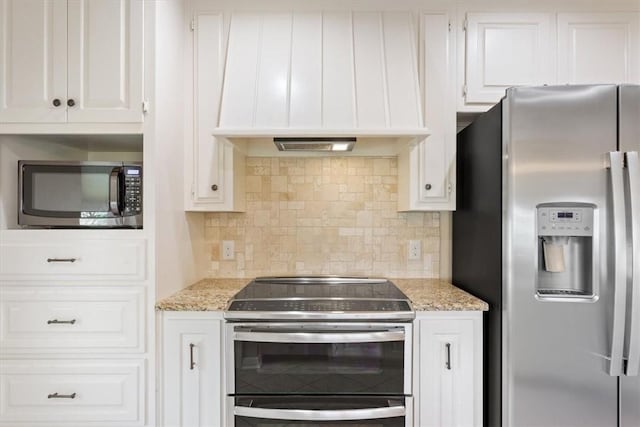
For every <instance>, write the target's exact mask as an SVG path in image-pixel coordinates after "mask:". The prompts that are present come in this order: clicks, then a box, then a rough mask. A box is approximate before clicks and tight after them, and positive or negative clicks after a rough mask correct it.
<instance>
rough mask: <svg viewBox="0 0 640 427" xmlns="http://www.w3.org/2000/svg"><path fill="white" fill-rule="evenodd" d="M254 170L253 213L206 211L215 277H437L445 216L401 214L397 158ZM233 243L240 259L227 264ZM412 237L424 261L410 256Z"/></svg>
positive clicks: (316, 161) (277, 163)
mask: <svg viewBox="0 0 640 427" xmlns="http://www.w3.org/2000/svg"><path fill="white" fill-rule="evenodd" d="M246 172H247V176H246V181H245V182H246V190H247V195H246V196H247V208H246V212H245V213H209V214H204V215H205V217H204V218H205V230H204V237H205V241H206V245H207V247H208V253H209V257H210V260H211V262H210V264H209V268H208V274H210V275H211V276H218V277H223V276H226V277H255V276H258V275H265V274H347V273H348V274H364V275H382V276H395V277H437V275H438V272H439V261H440V254H439V243H440V242H439V236H440V228H439V227H440V223H439V213H437V212H426V213H420V212H411V213H404V212H400V213H399V212H397V210H396V209H397V197H398V194H397V191H398V189H397V160H396V158H368V157H366V158H365V157H349V158H338V157H332V158H291V157H287V158H252V157H248V158H247V159H246ZM225 239H232V240H234V241H235V244H236V259H235V260H233V261H222V260H220V244H221V241H222V240H225ZM409 239H420V240H421V241H422V248H423V258H422V259H421V260H415V261H414V260H412V261H408V260H407V259H406V245H407V241H408V240H409Z"/></svg>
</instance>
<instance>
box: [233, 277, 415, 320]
mask: <svg viewBox="0 0 640 427" xmlns="http://www.w3.org/2000/svg"><path fill="white" fill-rule="evenodd" d="M224 316H225V318H226V319H227V320H255V321H262V320H320V319H324V320H398V321H410V320H413V319H414V318H415V312H414V310H413V307H412V306H411V302H410V301H409V298H407V296H406V295H405V294H404V293H402V291H401V290H400V289H398V288H397V287H396V285H394V284H393V283H392V282H390V281H389V280H387V279H383V278H368V277H334V276H306V277H259V278H256V279H255V280H253V281H251V282H250V283H249V284H248V285H247V286H245V287H244V288H243V289H242V290H241V291H240V292H238V293H237V294H236V295H235V296H234V297H233V298H232V299H231V301H230V303H229V306H228V307H227V310H226V311H225V313H224Z"/></svg>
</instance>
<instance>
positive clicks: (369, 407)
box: [234, 396, 406, 427]
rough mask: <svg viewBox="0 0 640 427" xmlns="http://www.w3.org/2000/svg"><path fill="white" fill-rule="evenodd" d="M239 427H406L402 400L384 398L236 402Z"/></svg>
mask: <svg viewBox="0 0 640 427" xmlns="http://www.w3.org/2000/svg"><path fill="white" fill-rule="evenodd" d="M234 412H235V414H236V415H235V417H234V420H235V426H236V427H263V426H264V427H275V426H278V427H312V426H323V427H342V426H354V427H355V426H358V427H404V426H405V425H406V421H405V418H406V417H405V415H404V413H405V407H404V402H403V401H402V400H398V399H397V398H381V397H378V398H376V397H357V396H349V397H346V396H345V397H342V398H339V397H323V398H311V399H310V398H304V397H297V396H269V397H260V396H257V397H243V398H236V406H235V408H234Z"/></svg>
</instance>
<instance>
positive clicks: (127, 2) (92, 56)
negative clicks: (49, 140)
mask: <svg viewBox="0 0 640 427" xmlns="http://www.w3.org/2000/svg"><path fill="white" fill-rule="evenodd" d="M0 24H1V25H0V27H1V28H2V31H0V56H1V58H2V64H3V67H0V123H25V122H27V123H101V122H102V123H111V122H116V123H127V122H141V121H142V95H143V93H142V78H143V1H142V0H123V1H110V0H101V1H100V0H99V1H94V0H91V1H89V0H69V1H64V0H57V1H47V0H0Z"/></svg>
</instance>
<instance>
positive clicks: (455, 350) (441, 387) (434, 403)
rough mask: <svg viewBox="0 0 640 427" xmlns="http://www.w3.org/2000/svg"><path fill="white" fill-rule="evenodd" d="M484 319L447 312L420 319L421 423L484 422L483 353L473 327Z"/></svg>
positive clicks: (453, 426) (454, 426) (453, 425)
mask: <svg viewBox="0 0 640 427" xmlns="http://www.w3.org/2000/svg"><path fill="white" fill-rule="evenodd" d="M437 314H442V313H437ZM481 322H482V320H481V318H479V319H461V318H456V317H451V318H447V317H446V316H438V317H435V318H428V319H419V320H418V328H417V334H418V344H417V345H418V353H417V354H418V357H417V358H416V371H417V372H416V373H417V375H418V383H417V387H416V390H415V394H416V396H415V397H416V399H417V403H416V408H418V409H417V411H418V414H417V416H418V423H419V425H420V426H421V427H428V426H434V427H436V426H448V427H458V426H460V427H462V426H465V427H469V426H480V425H482V384H481V379H479V378H481V376H479V375H481V374H480V373H479V372H478V371H480V370H481V369H482V363H481V358H482V355H481V349H480V350H479V349H478V341H477V339H478V338H479V337H477V336H475V334H477V332H476V331H475V330H474V329H476V328H478V324H481ZM480 341H481V338H480Z"/></svg>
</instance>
